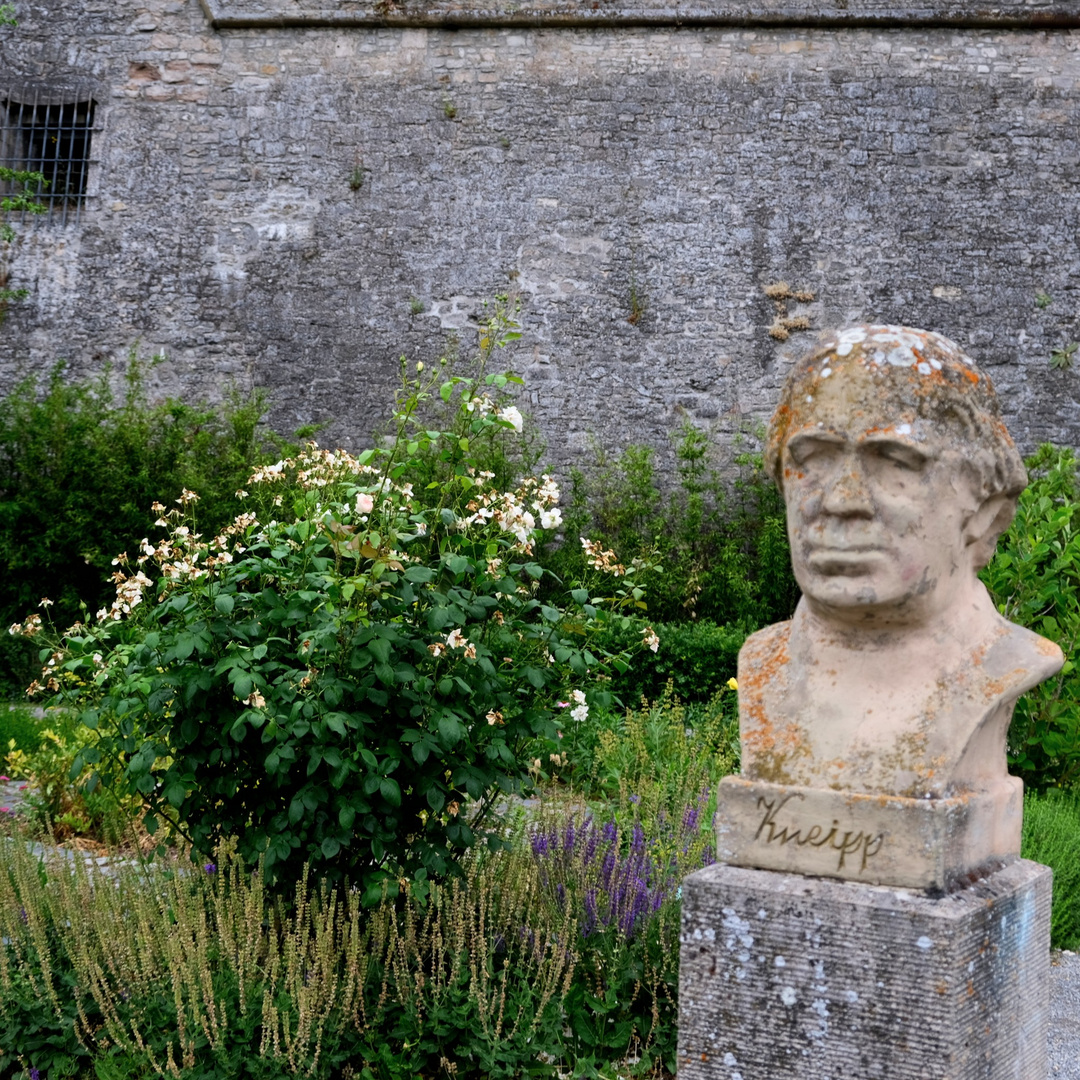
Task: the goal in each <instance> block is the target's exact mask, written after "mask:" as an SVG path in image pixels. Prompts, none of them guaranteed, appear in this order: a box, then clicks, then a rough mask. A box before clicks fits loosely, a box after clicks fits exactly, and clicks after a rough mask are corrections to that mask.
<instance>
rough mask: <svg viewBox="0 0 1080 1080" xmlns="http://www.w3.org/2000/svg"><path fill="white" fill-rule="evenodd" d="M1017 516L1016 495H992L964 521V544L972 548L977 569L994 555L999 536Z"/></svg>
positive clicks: (973, 562)
mask: <svg viewBox="0 0 1080 1080" xmlns="http://www.w3.org/2000/svg"><path fill="white" fill-rule="evenodd" d="M1015 516H1016V496H1014V495H1005V494H1003V493H1002V494H998V495H991V496H990V498H989V499H986V500H985V501H984V502H983V503H982V505H981V506H980V507H979V508H978V509H977V510H976V511H975V512H974V513H973V514H972V515H971V516H970V517H969V518H968V519H967V521H966V522H965V523H964V544H965V546H967V547H969V548H971V560H972V564H973V566H974V568H975V570H976V571H979V570H981V569H982V568H983V567H984V566H985V565H986V564H987V563H988V562H989V561H990V560H991V559H992V558H993V557H994V549H995V548H996V547H997V542H998V537H999V536H1000V535H1001V534H1002V533H1003V532H1004V531H1005V530H1006V529H1007V528H1008V527H1009V526H1010V525H1011V524H1012V519H1013V518H1014V517H1015Z"/></svg>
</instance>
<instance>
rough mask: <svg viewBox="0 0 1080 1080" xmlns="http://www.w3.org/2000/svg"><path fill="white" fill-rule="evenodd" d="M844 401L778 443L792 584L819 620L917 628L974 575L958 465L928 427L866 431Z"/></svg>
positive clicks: (835, 398) (827, 399)
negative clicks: (828, 618) (794, 582)
mask: <svg viewBox="0 0 1080 1080" xmlns="http://www.w3.org/2000/svg"><path fill="white" fill-rule="evenodd" d="M841 381H842V380H840V379H837V380H836V381H835V382H836V383H839V382H841ZM829 389H830V390H833V387H830V388H829ZM836 389H837V390H838V389H839V387H838V386H837V387H836ZM844 396H845V395H836V394H833V395H830V394H829V393H825V394H823V395H821V398H820V400H819V401H818V402H817V403H815V407H814V408H813V409H812V410H810V416H807V415H806V413H804V415H803V420H804V423H803V424H802V425H801V426H799V427H797V428H795V429H794V430H792V431H791V432H790V433H789V435H788V438H787V441H786V443H785V445H784V450H783V457H782V467H783V471H784V501H785V503H786V505H787V521H788V538H789V540H790V541H791V558H792V565H793V567H794V570H795V578H796V580H797V581H798V583H799V586H800V588H801V589H802V591H803V593H804V594H805V595H806V597H807V598H808V600H809V602H810V604H811V607H812V608H816V609H818V610H819V611H820V612H821V613H822V614H827V615H831V616H832V617H834V618H841V619H843V620H844V621H848V622H855V623H859V624H863V625H865V624H867V623H869V624H873V625H882V626H884V625H889V624H913V623H919V622H924V621H926V620H927V619H929V618H931V617H933V616H934V615H935V614H936V613H938V612H940V611H943V610H945V609H946V608H947V607H948V606H949V605H950V604H953V603H955V602H957V600H958V599H959V598H960V596H961V594H962V593H963V592H964V591H965V590H966V589H968V588H970V584H971V580H972V576H973V570H972V566H971V558H970V556H969V555H968V553H967V544H966V542H965V539H964V526H965V524H966V523H967V521H968V519H969V518H970V516H971V514H972V512H973V511H974V509H975V507H974V505H973V495H972V492H971V489H970V485H969V484H968V483H967V482H966V480H965V478H964V475H963V471H962V461H961V456H960V454H959V453H958V452H957V450H956V449H955V448H953V447H952V446H951V445H950V444H951V443H952V441H953V440H952V439H951V438H949V433H947V432H945V431H941V430H937V431H935V430H934V428H933V426H932V425H928V423H927V421H922V420H915V419H914V418H913V417H912V418H910V419H907V420H906V421H904V420H902V421H900V422H892V423H890V422H889V421H887V420H884V419H882V418H880V417H875V418H873V419H872V420H871V421H870V422H869V423H868V422H866V417H865V414H864V413H862V414H860V412H859V410H853V409H852V408H851V407H850V402H845V401H844V400H843V398H844ZM852 417H856V418H855V419H853V418H852Z"/></svg>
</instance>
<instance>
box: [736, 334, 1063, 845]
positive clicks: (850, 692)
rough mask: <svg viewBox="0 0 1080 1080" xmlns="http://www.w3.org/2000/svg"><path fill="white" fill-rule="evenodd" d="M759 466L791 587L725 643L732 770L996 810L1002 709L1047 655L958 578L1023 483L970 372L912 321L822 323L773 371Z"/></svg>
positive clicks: (983, 554) (981, 382) (1037, 676)
mask: <svg viewBox="0 0 1080 1080" xmlns="http://www.w3.org/2000/svg"><path fill="white" fill-rule="evenodd" d="M766 466H767V468H768V470H769V471H770V472H771V474H772V475H773V477H774V478H775V480H776V482H777V483H778V484H779V485H780V488H781V489H782V491H783V495H784V502H785V505H786V507H787V522H788V536H789V539H790V542H791V558H792V564H793V567H794V571H795V578H796V580H797V581H798V583H799V586H800V588H801V589H802V593H803V595H802V599H801V600H800V601H799V605H798V608H797V609H796V612H795V616H794V618H793V619H792V620H791V621H790V622H786V623H779V624H777V625H775V626H770V627H768V628H766V629H764V630H761V631H759V632H758V633H756V634H754V635H753V636H752V637H750V638H749V639H748V640H747V642H746V644H745V646H744V647H743V650H742V652H741V654H740V656H739V672H738V681H739V710H740V736H741V742H742V777H743V778H744V779H745V780H748V781H764V782H768V783H769V784H773V785H785V786H788V785H790V786H794V787H797V788H812V789H829V790H832V791H834V792H860V793H865V794H869V795H885V796H901V797H904V798H907V799H952V798H955V797H958V796H966V795H968V794H969V793H975V794H979V795H986V796H989V797H990V799H991V800H995V801H996V800H997V799H1000V800H1001V801H1002V803H1003V804H1004V802H1006V801H1009V802H1011V804H1012V805H1013V806H1014V807H1015V806H1016V800H1017V799H1018V796H1019V791H1020V786H1019V785H1020V782H1019V781H1018V780H1014V779H1012V778H1011V777H1009V776H1008V774H1007V771H1006V759H1005V737H1006V733H1007V731H1008V727H1009V721H1010V718H1011V716H1012V711H1013V706H1014V704H1015V702H1016V699H1017V698H1018V697H1019V696H1020V695H1021V694H1022V693H1024V691H1025V690H1028V689H1030V688H1031V687H1033V686H1035V685H1036V684H1038V683H1039V682H1041V681H1042V680H1043V679H1046V678H1047V677H1049V676H1050V675H1052V674H1054V673H1055V672H1056V671H1057V670H1058V669H1059V668H1060V667H1061V665H1062V662H1063V658H1062V654H1061V650H1060V649H1059V648H1058V647H1057V645H1055V644H1054V643H1053V642H1050V641H1047V640H1046V639H1044V638H1041V637H1039V636H1038V635H1036V634H1034V633H1031V632H1030V631H1028V630H1025V629H1023V628H1021V627H1019V626H1015V625H1013V624H1012V623H1009V622H1007V621H1006V620H1005V619H1004V618H1002V616H1001V615H1000V614H998V612H997V610H996V608H995V607H994V605H993V603H992V601H991V600H990V597H989V595H988V594H987V591H986V589H985V587H984V586H983V585H982V583H981V582H980V581H979V579H978V577H977V576H976V575H977V573H978V571H979V570H980V569H981V568H982V567H983V566H985V565H986V563H987V562H988V561H989V559H990V557H991V556H992V554H993V552H994V547H995V544H996V543H997V539H998V536H999V535H1000V534H1001V533H1002V531H1004V530H1005V529H1006V528H1007V527H1008V525H1009V523H1010V522H1011V521H1012V518H1013V514H1014V512H1015V508H1016V499H1017V496H1018V495H1019V493H1020V492H1021V491H1022V490H1023V488H1024V487H1025V485H1026V483H1027V475H1026V473H1025V471H1024V466H1023V462H1022V461H1021V459H1020V456H1019V454H1018V453H1017V451H1016V448H1015V446H1014V445H1013V442H1012V439H1011V438H1010V437H1009V434H1008V432H1007V431H1006V430H1005V426H1004V424H1003V423H1002V421H1001V419H1000V409H999V406H998V402H997V397H996V395H995V393H994V390H993V387H992V386H991V384H990V381H989V379H988V378H987V377H986V375H984V374H982V373H981V372H979V371H978V370H977V369H976V368H975V366H974V364H973V363H972V361H971V360H970V359H969V358H968V357H967V356H965V355H964V353H963V352H962V351H961V350H960V348H959V347H958V346H957V345H955V344H954V343H953V342H951V341H949V340H948V339H946V338H944V337H941V336H940V335H938V334H934V333H929V332H927V331H923V330H913V329H909V328H907V327H897V326H854V327H851V328H849V329H846V330H843V331H841V332H839V333H835V334H832V335H827V336H826V337H824V338H823V339H822V340H821V341H820V342H819V344H818V345H817V346H816V347H815V348H814V350H813V351H812V352H810V353H809V354H807V355H806V356H804V357H803V358H802V359H800V360H799V361H798V362H797V363H796V364H795V366H794V369H793V370H792V372H791V373H790V375H789V376H788V379H787V382H786V384H785V386H784V389H783V392H782V397H781V401H780V404H779V407H778V408H777V410H776V413H775V415H774V417H773V419H772V423H771V426H770V429H769V435H768V444H767V449H766ZM766 805H768V804H766ZM1013 817H1014V819H1015V822H1018V818H1016V811H1013ZM1015 822H1014V825H1010V835H1013V834H1015V835H1016V838H1017V839H1018V823H1015ZM759 832H760V830H759ZM995 843H997V841H995ZM1009 843H1010V844H1011V843H1012V841H1011V840H1010V841H1009ZM998 846H1000V843H999V844H998ZM864 862H865V860H864Z"/></svg>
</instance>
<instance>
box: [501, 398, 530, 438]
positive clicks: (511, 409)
mask: <svg viewBox="0 0 1080 1080" xmlns="http://www.w3.org/2000/svg"><path fill="white" fill-rule="evenodd" d="M495 415H496V416H497V417H498V418H499V419H500V420H502V421H503V422H504V423H507V424H509V425H510V426H511V427H512V428H513V429H514V430H515V431H516V432H518V433H519V434H520V433H521V429H522V427H523V426H524V423H525V422H524V420H523V419H522V416H521V413H520V412H518V409H517V407H516V406H515V405H507V406H506V408H505V409H500V410H499V411H498V412H497V413H496V414H495Z"/></svg>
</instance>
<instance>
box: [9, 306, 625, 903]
mask: <svg viewBox="0 0 1080 1080" xmlns="http://www.w3.org/2000/svg"><path fill="white" fill-rule="evenodd" d="M499 331H502V332H501V333H499ZM512 336H513V323H512V322H510V321H509V319H508V317H507V316H506V315H505V312H503V311H502V310H501V309H500V311H499V312H497V314H496V316H493V318H492V320H491V323H490V324H489V335H488V338H489V340H490V341H491V342H492V344H491V345H490V346H489V348H488V350H487V352H490V349H491V348H494V347H497V346H498V345H499V344H500V343H503V342H505V340H507V339H508V338H510V337H512ZM484 360H486V354H485V355H482V356H481V361H484ZM481 372H482V368H481ZM422 378H423V376H422V375H421V376H419V377H418V378H417V379H414V380H412V381H409V382H407V384H406V385H407V388H408V394H407V395H406V396H405V397H404V399H403V400H402V403H401V405H400V407H399V409H398V411H397V413H396V438H395V439H394V440H393V441H392V445H388V446H385V447H382V448H375V449H368V450H365V451H364V452H363V453H360V454H359V455H357V456H355V457H354V456H352V455H350V454H348V453H345V452H344V451H336V452H331V451H327V450H322V449H319V448H318V447H316V446H315V445H314V444H311V445H309V447H308V448H307V449H306V450H305V451H303V452H301V453H300V454H298V455H297V456H295V457H294V458H290V459H285V460H282V461H280V462H278V463H276V464H274V465H270V466H266V467H261V468H259V469H257V470H256V471H255V473H254V474H253V475H252V477H251V481H250V483H249V484H248V485H247V487H248V488H249V489H250V491H243V492H240V493H238V494H239V495H241V497H242V498H243V500H244V506H245V510H244V512H243V513H241V514H240V515H239V516H237V517H236V519H235V521H234V522H233V523H232V524H231V525H229V526H228V527H227V528H225V529H223V530H222V531H221V532H220V533H218V534H217V535H214V536H212V537H204V536H201V535H200V534H199V532H198V531H197V520H198V514H197V511H198V496H197V495H196V493H194V492H190V491H185V492H184V493H183V494H182V495H181V496H180V498H179V499H178V500H177V505H175V506H174V507H173V508H172V509H168V510H166V508H165V507H164V506H162V505H160V504H155V507H154V508H155V510H156V511H157V512H158V514H159V517H158V520H157V523H156V524H157V526H158V527H159V528H162V529H164V530H165V535H164V537H163V538H162V539H158V540H155V541H153V542H152V541H150V540H149V539H147V540H144V541H143V542H142V544H141V550H140V551H139V552H138V553H137V554H135V555H134V556H130V557H129V556H121V557H120V558H119V559H118V560H117V566H116V571H115V574H114V575H113V576H114V580H115V582H116V600H115V602H114V603H113V604H112V606H111V607H110V608H107V609H105V608H103V609H102V610H101V611H99V612H98V613H97V616H96V618H94V619H92V620H91V619H89V618H88V619H87V621H86V624H85V625H78V624H77V625H76V626H74V627H72V628H70V629H69V630H68V631H67V632H66V633H65V634H64V635H62V637H60V638H58V639H57V640H49V636H48V629H47V627H46V626H44V625H43V623H42V620H41V619H40V618H39V617H38V616H37V615H33V616H31V617H30V618H29V619H27V620H26V621H25V622H23V623H21V624H18V625H16V626H14V627H12V632H15V633H19V634H25V635H27V636H31V637H35V638H38V639H39V640H41V641H42V642H43V648H42V652H41V656H42V660H43V663H44V669H43V674H42V676H41V678H40V679H39V680H37V681H36V683H35V684H34V685H33V686H32V687H31V688H30V689H31V691H32V692H35V693H37V692H40V691H51V692H52V693H54V694H55V695H56V697H57V698H58V699H59V700H63V701H66V702H67V703H69V704H74V705H76V706H77V707H78V708H79V710H80V716H81V720H82V723H83V724H84V725H86V727H87V728H89V729H92V730H93V731H95V732H96V741H95V742H94V744H93V745H91V746H89V747H88V748H87V749H86V750H85V751H84V752H83V754H82V755H81V759H80V760H79V761H77V762H76V767H77V768H81V767H83V765H84V764H87V763H88V764H90V765H92V766H95V767H98V768H100V771H101V774H102V775H103V776H108V775H110V770H107V769H104V768H103V767H102V766H103V765H104V763H106V762H113V763H114V764H115V763H119V765H120V766H121V770H122V771H121V774H120V775H122V778H123V779H122V782H123V784H124V785H125V786H126V789H127V790H128V791H130V792H135V793H138V794H139V795H140V796H141V797H142V798H143V799H144V800H145V802H146V804H147V805H148V808H149V809H148V813H147V816H146V822H147V825H148V827H149V828H151V829H154V828H156V826H157V824H158V823H159V822H160V821H162V820H164V821H165V822H167V823H171V824H172V825H174V826H175V827H176V828H177V829H179V830H180V831H181V832H182V833H183V834H184V835H185V836H187V837H188V838H189V839H190V841H191V843H192V845H193V847H194V850H195V852H196V853H200V854H202V855H209V853H211V852H212V851H213V849H214V847H215V845H216V844H217V843H218V841H219V840H220V839H221V838H223V837H228V836H235V837H236V838H237V841H238V845H239V851H240V853H241V854H242V856H243V857H244V859H245V860H246V861H247V862H248V863H249V864H255V863H257V862H258V861H259V860H260V859H261V860H263V863H264V867H265V871H266V873H267V875H268V877H269V879H270V880H271V881H281V882H283V883H284V884H286V885H291V883H292V882H294V881H296V880H297V879H298V877H299V875H300V873H301V869H302V866H303V864H304V863H305V862H310V863H311V864H312V866H313V868H314V870H315V871H316V872H318V873H320V874H322V875H324V876H327V877H329V878H330V879H333V880H337V879H341V878H343V877H347V878H349V879H350V880H351V881H352V882H353V883H354V884H359V885H361V886H362V887H363V888H364V889H365V891H366V894H367V896H368V897H369V898H370V899H376V898H377V897H378V896H379V895H380V894H381V892H382V889H383V888H384V883H385V882H387V881H390V882H391V883H392V882H396V881H398V880H410V881H411V882H412V887H413V888H414V889H416V888H420V889H421V890H422V889H423V884H422V883H423V882H424V881H425V880H426V879H428V878H430V877H434V876H442V875H445V874H446V873H448V872H452V870H453V869H454V866H455V860H456V859H457V858H458V857H459V856H460V854H461V853H462V852H464V851H465V850H466V849H468V848H469V847H470V846H471V845H473V844H474V843H476V842H477V841H478V840H480V839H486V840H487V841H488V842H489V843H491V844H492V845H497V844H498V843H499V839H498V837H499V831H498V829H496V828H493V827H492V817H493V811H494V810H495V808H496V803H497V801H498V799H499V798H500V796H504V795H507V794H511V793H515V792H520V791H522V790H523V788H524V787H525V786H526V785H527V784H528V780H529V769H530V767H532V768H534V769H535V767H536V766H535V758H534V756H533V755H534V754H535V753H536V752H537V748H538V747H543V743H544V741H545V740H548V741H550V743H551V746H550V747H544V749H552V750H554V749H555V747H556V746H557V736H558V728H559V724H558V723H557V718H559V717H560V716H561V714H559V713H557V712H556V711H555V709H554V708H553V706H554V704H555V702H556V699H557V698H560V697H562V698H566V697H570V696H571V695H573V698H574V700H576V701H581V700H582V699H584V700H585V701H592V702H594V703H597V704H601V703H605V702H606V701H607V699H608V697H609V695H608V694H607V693H606V691H605V690H604V689H603V682H602V680H603V678H604V675H605V672H606V671H607V670H609V669H610V668H611V667H612V666H614V667H615V668H622V667H624V666H625V664H626V662H627V654H626V653H617V654H615V655H608V654H606V653H604V652H603V651H602V650H599V649H593V648H591V647H590V643H591V641H592V639H593V637H594V636H595V634H596V633H597V632H598V631H599V630H601V629H603V628H605V627H606V626H607V625H608V624H610V622H611V621H612V620H621V619H623V618H626V616H625V615H624V614H623V612H624V611H631V610H633V609H634V608H635V606H642V605H643V601H642V592H641V588H640V586H639V585H638V584H637V581H638V579H639V578H640V576H641V573H642V570H643V566H641V565H631V566H627V567H624V566H622V565H620V564H618V563H617V562H615V561H614V560H613V559H593V560H592V561H591V562H590V563H589V566H590V568H591V574H592V577H591V579H586V580H583V581H579V582H574V583H572V587H568V588H567V590H566V594H565V596H564V598H563V600H562V602H559V603H555V602H552V600H551V599H546V600H545V601H543V602H541V601H540V600H539V599H537V596H536V593H537V591H538V585H539V581H540V579H541V577H542V575H543V573H544V571H543V570H542V569H541V567H540V566H539V564H538V563H537V562H536V561H535V547H536V544H537V542H538V540H540V539H541V538H542V537H543V535H544V534H543V530H544V529H554V528H557V527H558V525H559V524H560V516H559V510H558V506H557V503H558V499H559V490H558V486H557V485H556V483H555V482H554V481H553V480H552V479H551V477H549V476H541V477H539V478H536V477H532V476H526V477H524V478H522V479H521V480H520V481H519V482H518V483H517V485H516V486H515V487H513V488H512V489H504V488H498V487H496V486H494V485H493V484H492V482H491V481H492V475H491V474H490V473H489V472H488V471H486V470H484V469H483V468H480V467H478V466H479V465H480V464H482V462H480V461H479V460H478V459H477V457H476V456H475V452H474V449H473V448H474V447H475V446H476V445H478V444H482V443H483V442H484V441H485V440H489V441H490V440H512V439H516V438H519V437H520V436H519V429H520V426H521V418H520V414H519V413H518V412H517V409H516V408H514V407H513V406H509V405H506V404H504V403H502V402H500V401H499V400H497V397H496V396H497V395H500V394H501V393H502V392H503V391H504V390H505V389H506V388H507V387H508V385H509V384H510V382H511V378H510V377H508V376H501V375H500V376H495V375H486V376H485V375H483V374H481V375H480V376H479V377H478V378H476V379H462V378H453V379H448V380H446V381H445V382H442V384H441V386H440V385H439V380H438V379H434V380H428V381H427V382H425V383H423V384H421V382H420V379H422ZM436 386H438V389H439V393H440V394H441V396H442V398H443V400H445V401H447V402H449V403H450V404H451V405H452V406H453V405H456V406H457V409H456V414H455V416H456V419H455V421H454V422H453V423H451V424H449V425H448V428H449V430H446V431H438V430H429V429H427V428H426V427H424V425H423V424H421V423H419V421H418V419H417V417H418V410H419V408H420V406H421V404H422V403H423V401H424V400H425V398H426V397H427V396H428V395H429V393H430V392H431V391H433V390H434V389H435V387H436ZM493 395H496V396H493ZM414 471H415V472H417V474H419V475H422V476H423V477H424V479H425V484H424V487H423V488H422V489H419V490H418V489H417V488H415V487H414V485H413V483H412V482H411V481H410V475H411V473H413V472H414ZM432 477H434V479H432ZM568 722H569V723H573V722H574V721H573V720H570V721H568ZM114 771H115V770H114Z"/></svg>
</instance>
